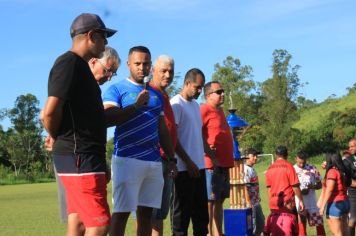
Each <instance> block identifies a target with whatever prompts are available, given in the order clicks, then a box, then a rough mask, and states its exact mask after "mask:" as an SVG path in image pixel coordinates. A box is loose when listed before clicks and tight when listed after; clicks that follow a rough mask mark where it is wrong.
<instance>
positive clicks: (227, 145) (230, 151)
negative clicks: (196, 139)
mask: <svg viewBox="0 0 356 236" xmlns="http://www.w3.org/2000/svg"><path fill="white" fill-rule="evenodd" d="M200 113H201V118H202V122H203V136H204V138H205V139H206V140H207V143H208V144H209V145H213V146H214V147H215V148H216V151H215V155H216V158H217V160H218V161H219V164H220V165H219V166H221V167H232V166H233V165H234V156H233V155H234V146H233V140H232V134H231V130H230V127H229V125H228V124H227V121H226V117H225V114H224V111H223V110H222V109H221V108H218V109H216V108H213V107H211V106H209V105H208V104H203V105H201V106H200ZM205 168H213V163H212V162H211V159H210V158H209V157H208V156H206V155H205Z"/></svg>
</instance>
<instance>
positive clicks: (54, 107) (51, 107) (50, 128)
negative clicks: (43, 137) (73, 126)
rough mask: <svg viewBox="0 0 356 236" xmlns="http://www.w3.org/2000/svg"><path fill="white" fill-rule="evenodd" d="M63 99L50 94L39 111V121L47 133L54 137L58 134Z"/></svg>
mask: <svg viewBox="0 0 356 236" xmlns="http://www.w3.org/2000/svg"><path fill="white" fill-rule="evenodd" d="M63 106H64V101H63V100H61V99H60V98H57V97H53V96H50V97H48V99H47V102H46V105H45V107H44V108H43V110H42V112H41V121H42V124H43V127H44V128H45V129H46V131H47V132H48V134H49V135H50V136H51V137H53V138H54V139H55V138H56V137H57V135H58V130H59V126H60V124H61V122H62V117H63Z"/></svg>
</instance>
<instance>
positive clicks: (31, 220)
mask: <svg viewBox="0 0 356 236" xmlns="http://www.w3.org/2000/svg"><path fill="white" fill-rule="evenodd" d="M268 163H269V161H267V160H266V161H263V162H260V163H259V164H257V165H256V166H255V167H256V170H257V171H258V173H259V176H260V188H261V198H262V208H263V212H264V214H265V216H267V215H268V212H269V209H268V197H267V191H266V188H265V187H264V186H265V184H264V171H265V170H266V169H267V166H268ZM56 191H57V190H56V183H41V184H23V185H6V186H0V212H1V214H0V235H1V236H8V235H16V236H22V235H23V236H32V235H33V236H42V235H43V236H48V235H51V236H52V235H53V236H57V235H60V236H62V235H65V231H66V229H65V225H64V224H60V223H59V218H58V205H57V192H56ZM318 195H319V193H318ZM110 196H111V188H110V187H109V194H108V201H109V202H111V199H110V198H111V197H110ZM225 207H226V208H228V207H229V206H228V201H226V202H225ZM134 222H135V221H134V219H132V218H130V219H129V221H128V225H127V229H126V235H129V236H131V235H135V234H134ZM169 224H170V223H169V220H168V219H167V220H166V221H165V235H170V234H169ZM325 229H326V231H327V235H331V234H330V231H329V230H328V227H327V226H325ZM190 232H191V231H190ZM189 235H192V234H191V233H189ZM308 235H315V228H312V229H310V228H308Z"/></svg>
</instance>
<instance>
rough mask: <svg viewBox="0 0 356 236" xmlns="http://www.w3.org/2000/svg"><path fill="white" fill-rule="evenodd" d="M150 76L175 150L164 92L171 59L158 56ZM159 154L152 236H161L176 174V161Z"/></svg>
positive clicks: (171, 71) (171, 72)
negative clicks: (158, 190)
mask: <svg viewBox="0 0 356 236" xmlns="http://www.w3.org/2000/svg"><path fill="white" fill-rule="evenodd" d="M152 75H153V78H152V80H151V81H150V83H149V85H150V86H151V87H152V88H153V89H155V90H157V91H158V92H160V93H161V94H162V97H163V111H164V120H165V122H166V125H167V129H168V132H169V134H170V136H171V140H172V145H173V148H175V147H176V144H177V129H176V124H175V120H174V114H173V110H172V107H171V104H170V102H169V96H168V94H167V92H166V88H167V87H168V86H169V85H170V84H171V83H172V81H173V77H174V60H173V58H171V57H170V56H167V55H160V56H159V57H158V58H157V59H156V61H155V63H154V64H153V67H152ZM160 154H161V157H162V168H163V178H164V185H163V192H162V203H161V208H160V209H153V211H152V236H156V235H163V220H164V219H165V218H166V217H167V215H168V211H169V206H170V196H171V193H172V187H173V177H175V175H176V174H177V167H176V159H172V160H169V161H168V160H167V157H166V155H165V153H164V151H163V149H162V148H161V149H160Z"/></svg>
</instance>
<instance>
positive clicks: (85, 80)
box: [41, 13, 356, 236]
mask: <svg viewBox="0 0 356 236" xmlns="http://www.w3.org/2000/svg"><path fill="white" fill-rule="evenodd" d="M115 33H116V30H113V29H109V28H107V27H106V26H105V24H104V22H103V21H102V20H101V19H100V17H99V16H97V15H95V14H89V13H83V14H81V15H79V16H78V17H77V18H75V19H74V21H73V23H72V25H71V28H70V35H71V37H72V48H71V49H70V50H69V51H68V52H66V53H64V54H63V55H61V56H59V57H58V58H57V60H56V62H55V63H54V65H53V67H52V69H51V72H50V75H49V81H48V99H47V102H46V104H45V107H44V108H43V110H42V111H41V120H42V123H43V126H44V128H45V129H46V130H47V132H48V135H49V136H48V138H47V139H46V146H47V148H48V149H49V150H51V151H52V155H53V160H54V167H55V173H56V178H57V183H58V193H59V199H60V203H61V204H60V206H61V208H60V209H61V220H62V221H63V222H66V223H67V235H87V236H89V235H107V234H108V233H110V235H112V236H116V235H120V236H121V235H124V234H125V229H126V224H127V221H128V217H129V215H130V213H131V212H136V228H135V230H136V234H137V235H142V236H146V235H163V221H164V220H165V219H166V218H167V216H168V212H169V211H170V218H171V220H170V221H171V234H172V235H177V236H180V235H188V228H189V224H190V222H192V229H193V234H194V235H197V236H198V235H209V236H212V235H214V236H220V235H223V203H224V200H225V199H226V198H229V194H230V182H229V168H231V167H233V165H234V157H233V152H234V151H233V148H234V147H233V139H232V135H231V130H230V127H229V126H228V124H227V122H226V118H225V114H224V112H223V109H222V105H223V103H224V95H225V91H224V88H223V87H222V86H221V84H220V83H219V82H218V81H211V82H208V83H205V82H206V79H205V75H204V73H203V72H202V71H201V70H200V69H198V68H192V69H190V70H189V71H188V72H186V74H185V77H184V84H183V87H182V89H181V91H180V92H179V93H178V94H177V95H175V96H174V97H172V98H170V97H169V96H168V93H167V88H168V86H169V85H170V84H171V83H172V82H173V79H174V60H173V58H172V57H170V56H168V55H160V56H158V57H157V59H156V60H155V61H154V63H153V65H152V62H151V52H150V50H149V49H148V48H147V47H145V46H135V47H132V48H131V49H130V50H129V53H128V61H127V67H128V70H129V73H130V74H129V76H128V78H127V79H123V80H120V81H118V82H117V83H114V84H112V85H111V86H110V87H109V88H108V90H107V91H104V93H103V95H102V93H101V90H100V87H99V85H102V84H104V83H105V82H106V81H110V80H111V78H112V77H113V76H115V75H116V71H117V70H118V68H119V66H120V64H121V59H120V57H119V54H118V53H117V52H116V51H115V49H113V48H111V47H109V46H107V43H108V42H107V38H109V37H111V36H113V35H114V34H115ZM150 73H152V79H151V81H147V79H146V78H147V77H148V76H149V74H150ZM202 92H204V97H205V101H206V102H205V103H204V104H201V105H199V104H198V103H197V101H196V99H198V97H199V96H200V94H201V93H202ZM111 126H115V127H116V128H115V134H114V151H113V153H112V160H111V168H109V167H108V166H107V165H106V159H105V152H106V150H105V145H106V129H107V128H108V127H111ZM355 152H356V139H355V138H353V139H351V141H350V143H349V150H348V153H349V154H350V155H349V156H348V157H346V158H345V159H344V160H342V158H341V156H339V155H337V154H330V155H328V156H327V162H326V164H325V168H326V174H325V177H324V178H322V177H321V175H320V173H319V171H318V170H317V168H316V167H315V166H312V165H310V164H308V163H307V161H306V160H307V154H306V153H304V152H299V153H298V154H297V156H296V159H295V161H296V164H295V165H294V166H293V165H292V164H291V163H289V162H288V161H287V157H288V150H287V148H286V147H285V146H278V147H277V148H276V151H275V154H276V157H277V159H276V161H275V162H274V163H273V164H272V165H271V166H270V167H269V168H268V170H267V172H266V176H265V178H266V186H267V189H268V196H269V208H270V209H271V212H270V213H269V215H268V217H267V219H265V216H264V214H263V211H262V207H261V204H260V202H261V198H260V186H259V179H258V174H257V172H256V171H255V169H254V167H253V166H254V165H255V164H256V160H257V155H258V152H257V151H256V150H255V149H253V148H250V149H248V150H247V152H246V153H247V157H246V162H245V173H246V174H245V176H244V182H245V183H246V184H247V189H248V195H249V198H250V200H251V204H252V220H253V233H254V235H261V234H262V233H263V234H264V235H306V222H307V221H308V223H309V225H310V226H316V233H317V235H325V229H324V224H323V215H324V214H325V215H326V219H327V222H328V225H329V228H330V230H331V231H332V233H333V234H334V235H350V236H351V235H354V234H355V222H356V218H355V214H356V205H355V197H356V191H355V189H356V180H355V173H356V172H355V167H356V161H355ZM351 178H352V179H351ZM110 180H112V192H113V194H112V199H113V205H112V209H111V215H110V210H109V204H108V203H107V183H108V182H109V181H110ZM347 188H348V189H347ZM317 189H322V194H321V196H320V198H319V200H318V201H317V200H316V194H315V190H317ZM349 213H350V214H349Z"/></svg>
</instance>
